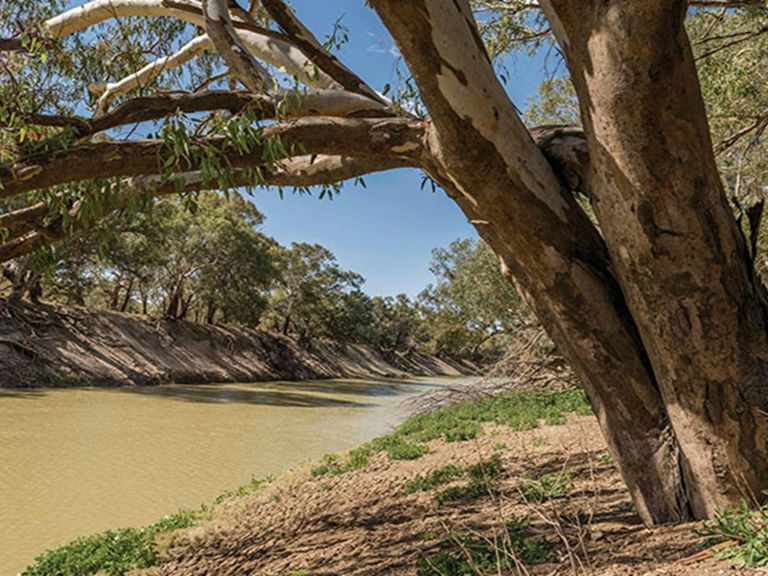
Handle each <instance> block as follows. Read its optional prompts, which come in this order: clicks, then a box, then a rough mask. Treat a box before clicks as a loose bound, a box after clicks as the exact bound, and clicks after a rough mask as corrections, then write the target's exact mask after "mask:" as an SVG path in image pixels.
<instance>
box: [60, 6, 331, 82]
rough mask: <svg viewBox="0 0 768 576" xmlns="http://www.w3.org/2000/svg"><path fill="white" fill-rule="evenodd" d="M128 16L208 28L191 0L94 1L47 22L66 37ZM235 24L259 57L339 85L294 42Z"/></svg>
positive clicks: (304, 77) (315, 79) (289, 70)
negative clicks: (169, 0)
mask: <svg viewBox="0 0 768 576" xmlns="http://www.w3.org/2000/svg"><path fill="white" fill-rule="evenodd" d="M182 4H183V5H186V6H188V9H181V8H179V7H177V6H179V5H182ZM128 16H147V17H150V16H169V17H173V18H178V19H179V20H183V21H184V22H188V23H190V24H193V25H194V26H199V27H201V28H205V17H204V16H203V11H202V6H201V5H200V4H199V3H198V2H192V1H190V0H185V2H183V3H181V2H175V3H174V5H173V6H168V5H167V4H166V3H165V2H164V0H92V1H91V2H87V3H85V4H83V5H82V6H78V7H76V8H72V9H71V10H68V11H67V12H64V13H63V14H60V15H59V16H55V17H53V18H51V19H49V20H48V21H47V22H46V23H45V24H46V27H47V29H48V32H49V34H50V35H51V36H52V37H53V38H63V37H65V36H68V35H70V34H74V33H75V32H79V31H80V30H84V29H86V28H88V27H90V26H94V25H95V24H98V23H99V22H103V21H105V20H109V19H111V18H125V17H128ZM234 25H235V27H236V28H238V34H239V36H240V38H241V39H242V41H243V44H244V45H245V46H246V47H247V48H248V50H249V52H250V53H251V54H253V56H254V57H256V58H258V59H259V60H263V61H264V62H267V63H269V64H271V65H273V66H276V67H277V68H279V69H281V70H283V71H285V72H286V73H287V74H291V75H294V76H296V78H297V79H298V80H299V81H300V82H301V83H303V84H306V85H307V86H312V87H315V88H338V87H339V86H338V84H337V83H336V82H335V81H334V80H333V79H331V78H330V77H329V76H328V75H327V74H325V73H324V72H322V71H320V70H317V68H316V67H315V65H314V64H313V63H312V62H311V61H310V60H309V59H308V58H307V57H306V56H304V54H303V53H302V52H301V51H300V50H299V49H298V48H296V47H295V46H293V45H292V44H290V43H288V42H285V41H283V40H280V39H278V38H273V37H270V36H267V35H266V34H260V33H258V32H254V31H253V30H247V29H244V28H242V27H239V26H238V23H237V22H235V23H234Z"/></svg>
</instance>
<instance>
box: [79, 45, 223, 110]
mask: <svg viewBox="0 0 768 576" xmlns="http://www.w3.org/2000/svg"><path fill="white" fill-rule="evenodd" d="M213 47H214V46H213V42H212V41H211V39H210V38H209V37H208V35H207V34H203V35H201V36H198V37H196V38H195V39H193V40H191V41H189V42H188V43H187V44H185V45H184V46H182V47H181V48H180V49H179V50H178V51H177V52H175V53H174V54H171V55H170V56H164V57H163V58H158V59H157V60H155V61H154V62H150V63H149V64H147V65H146V66H144V67H143V68H141V69H140V70H138V71H136V72H134V73H133V74H130V75H128V76H126V77H125V78H123V79H122V80H119V81H117V82H109V83H107V84H102V85H92V86H91V91H92V92H95V93H97V94H100V96H99V101H98V103H97V105H96V111H97V112H98V113H100V114H103V113H104V112H106V111H107V109H108V108H109V106H110V104H111V103H112V101H113V100H114V99H115V98H117V97H118V96H120V95H122V94H125V93H126V92H129V91H130V90H133V89H134V88H136V87H137V86H140V85H142V84H147V83H149V82H151V81H152V80H154V79H155V78H157V77H158V76H159V75H160V74H162V73H163V72H165V71H166V70H171V69H173V68H178V67H179V66H183V65H184V64H186V63H187V62H189V61H190V60H192V58H194V57H195V56H197V55H198V54H199V53H200V52H203V51H204V50H210V49H211V48H213Z"/></svg>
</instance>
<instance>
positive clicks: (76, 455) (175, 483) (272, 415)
mask: <svg viewBox="0 0 768 576" xmlns="http://www.w3.org/2000/svg"><path fill="white" fill-rule="evenodd" d="M448 382H450V383H452V384H456V383H457V380H456V379H439V378H431V379H415V380H409V381H389V380H388V381H361V380H331V381H311V382H306V381H305V382H274V383H260V384H222V385H195V386H182V385H169V386H158V387H152V388H120V389H107V388H105V389H90V388H88V389H72V390H40V391H10V390H0V576H13V575H15V574H16V573H18V572H20V571H21V570H23V569H24V567H25V566H27V565H28V564H29V563H30V562H31V561H32V560H33V558H35V557H36V556H37V555H39V554H40V553H42V552H43V551H45V550H46V549H48V548H51V547H54V546H58V545H61V544H64V543H66V542H68V541H70V540H72V539H74V538H76V537H78V536H83V535H88V534H92V533H95V532H100V531H103V530H106V529H109V528H118V527H123V526H138V525H142V524H147V523H151V522H154V521H155V520H158V519H159V518H160V517H162V516H164V515H165V514H170V513H173V512H175V511H177V510H179V509H181V508H193V507H197V506H198V505H200V504H202V503H204V502H209V501H211V500H212V499H213V498H215V497H216V496H217V495H219V494H221V493H222V492H224V491H226V490H228V489H232V488H235V487H237V486H239V485H242V484H245V483H247V482H248V481H249V480H250V479H251V477H252V476H256V477H261V476H266V475H268V474H277V473H280V472H282V471H285V470H287V469H289V468H291V467H293V466H296V465H298V464H301V463H305V462H308V461H311V460H315V459H317V458H319V457H320V456H322V455H323V454H327V453H330V452H338V451H341V450H345V449H348V448H351V447H353V446H355V445H357V444H360V443H363V442H365V441H367V440H369V439H371V438H374V437H376V436H380V435H382V434H385V433H387V432H388V431H389V430H391V429H392V428H393V427H394V426H396V425H397V424H399V423H400V422H401V421H402V420H403V419H404V418H405V417H406V412H407V409H406V407H405V406H404V405H403V401H404V400H406V399H407V398H409V397H412V396H414V395H416V394H419V393H422V392H425V391H427V390H429V389H431V388H434V387H439V386H443V385H445V384H446V383H448Z"/></svg>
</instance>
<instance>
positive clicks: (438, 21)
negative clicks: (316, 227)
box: [372, 0, 690, 523]
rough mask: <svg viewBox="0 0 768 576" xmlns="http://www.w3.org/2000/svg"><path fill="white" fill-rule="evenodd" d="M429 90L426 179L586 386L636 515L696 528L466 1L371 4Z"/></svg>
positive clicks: (636, 374) (590, 265) (592, 249)
mask: <svg viewBox="0 0 768 576" xmlns="http://www.w3.org/2000/svg"><path fill="white" fill-rule="evenodd" d="M372 4H373V6H374V8H375V9H376V10H377V12H378V13H379V15H380V16H381V18H382V20H383V21H384V23H385V25H386V26H387V27H388V28H389V29H390V31H391V32H392V35H393V37H394V38H395V39H396V42H397V43H398V46H399V48H400V50H401V52H402V53H403V55H404V57H405V59H406V61H407V62H408V64H409V66H410V68H411V71H412V72H413V74H414V77H415V79H416V82H417V83H418V84H419V86H420V88H421V92H422V95H423V97H424V100H425V103H426V105H427V107H428V108H429V111H430V115H431V120H432V124H431V125H430V129H429V131H428V138H429V147H430V150H431V152H432V155H433V157H434V159H435V160H434V166H432V167H431V168H428V171H429V172H430V174H431V175H432V176H433V177H434V178H435V179H436V180H437V181H438V182H440V183H441V184H442V185H443V186H444V187H445V189H446V191H447V192H448V193H449V194H450V195H451V196H452V197H453V198H454V200H455V201H456V202H457V203H458V204H459V206H460V207H461V208H462V210H463V211H464V213H465V214H466V215H467V217H468V219H469V220H470V221H471V222H472V223H473V224H474V225H475V226H476V228H477V229H478V231H479V232H480V234H481V235H482V236H483V238H485V239H486V240H487V241H488V243H489V244H490V245H491V247H492V248H493V249H494V251H495V252H496V253H497V254H498V255H499V257H500V258H501V260H502V261H503V263H504V264H505V267H506V268H507V269H508V270H510V271H511V272H512V274H513V275H514V276H515V278H516V279H517V282H518V283H519V285H521V286H522V287H523V289H524V293H526V294H527V296H528V298H529V301H530V302H531V304H532V305H533V306H534V308H535V309H536V311H537V313H538V315H539V317H540V318H541V320H542V322H543V323H544V325H545V327H546V328H547V330H548V332H549V334H550V335H551V336H552V338H553V340H554V341H555V342H556V343H557V345H558V347H559V348H560V350H562V352H563V354H564V355H565V356H566V358H567V359H568V360H569V362H570V363H571V365H572V366H573V367H574V368H575V370H576V371H577V373H578V374H579V375H580V376H581V378H582V380H583V382H584V385H585V389H586V391H587V395H588V396H589V399H590V401H591V403H592V405H593V407H594V409H595V412H596V413H597V415H598V418H599V420H600V423H601V426H602V428H603V431H604V434H605V437H606V440H607V441H608V444H609V446H610V448H611V451H612V453H613V454H614V456H615V458H616V461H617V464H618V466H619V469H620V471H621V473H622V476H623V478H624V479H625V481H626V482H627V485H628V486H629V488H630V491H631V493H632V496H633V498H634V501H635V503H636V505H637V508H638V511H639V513H640V515H641V516H642V518H643V520H644V521H646V522H648V523H653V522H668V521H678V520H683V519H686V518H688V517H689V513H690V510H689V506H688V502H687V499H686V490H685V479H684V477H683V475H682V473H681V467H680V459H679V452H678V447H677V442H676V439H675V436H674V434H673V432H672V430H671V427H670V426H669V421H668V416H667V413H666V411H665V410H664V406H663V404H662V402H661V397H660V394H659V390H658V388H657V386H656V382H655V378H654V375H653V372H652V370H651V369H650V366H649V363H648V361H647V357H646V353H645V351H644V349H643V346H642V344H641V343H640V340H639V337H638V336H637V331H636V328H635V326H634V324H633V322H632V319H631V317H630V315H629V314H628V312H627V308H626V305H625V302H624V300H623V296H622V294H621V291H620V290H619V287H618V284H617V283H616V281H615V280H614V278H613V275H612V271H611V268H610V265H609V260H608V254H607V251H606V248H605V246H604V244H603V241H602V239H601V237H600V235H599V234H598V232H597V230H596V229H595V227H594V226H593V225H592V223H591V222H590V221H589V219H588V218H587V216H586V215H585V214H584V212H583V211H582V210H581V209H580V207H579V206H578V204H577V203H576V202H575V200H574V199H573V197H572V196H570V195H569V194H568V193H565V192H564V190H563V188H562V185H561V183H560V182H559V180H558V179H557V177H556V175H555V173H554V172H553V170H552V168H551V166H550V165H549V164H548V163H547V161H546V159H545V158H544V156H543V155H542V153H541V152H540V151H539V149H538V148H537V147H536V145H535V144H534V142H533V141H532V140H531V137H530V135H529V134H528V132H527V130H526V129H525V127H524V126H523V124H522V123H521V121H520V119H519V118H518V116H517V113H516V111H515V109H514V106H513V105H512V103H511V102H510V101H509V99H508V98H507V95H506V94H505V92H504V89H503V87H502V86H501V85H500V84H499V82H498V80H497V78H496V75H495V73H494V71H493V67H492V65H491V62H490V61H489V59H488V57H487V54H486V53H485V50H484V48H483V45H482V41H481V40H480V38H479V36H478V35H477V31H476V28H475V25H474V21H473V18H472V14H471V11H470V8H469V5H468V2H466V1H465V0H457V1H456V2H451V3H446V2H442V1H440V0H418V1H413V2H407V3H403V2H396V1H394V0H374V1H373V2H372Z"/></svg>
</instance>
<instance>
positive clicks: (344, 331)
mask: <svg viewBox="0 0 768 576" xmlns="http://www.w3.org/2000/svg"><path fill="white" fill-rule="evenodd" d="M363 282H364V279H363V277H362V276H360V275H359V274H356V273H354V272H349V271H346V270H343V269H342V268H341V267H340V266H339V264H338V262H337V260H336V257H335V256H334V255H333V254H332V253H331V252H330V251H329V250H327V249H326V248H324V247H322V246H320V245H318V244H305V243H294V244H292V245H291V247H290V248H289V249H285V250H283V251H282V252H281V254H280V257H279V280H278V282H277V285H276V287H275V289H274V290H273V292H272V296H271V306H270V311H269V315H268V318H266V322H267V323H268V324H269V325H271V326H272V327H273V328H274V329H275V330H279V331H280V332H282V333H283V334H288V333H289V332H291V331H293V332H295V333H296V334H298V336H299V337H300V338H302V339H304V340H309V339H310V338H333V339H336V340H339V341H347V342H350V341H351V342H354V341H360V340H361V339H364V334H363V335H361V334H359V333H358V329H360V328H361V327H364V326H367V325H369V324H370V322H371V319H370V314H369V308H370V300H369V299H368V297H367V296H365V294H363V293H362V292H361V291H360V286H361V285H362V284H363Z"/></svg>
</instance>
